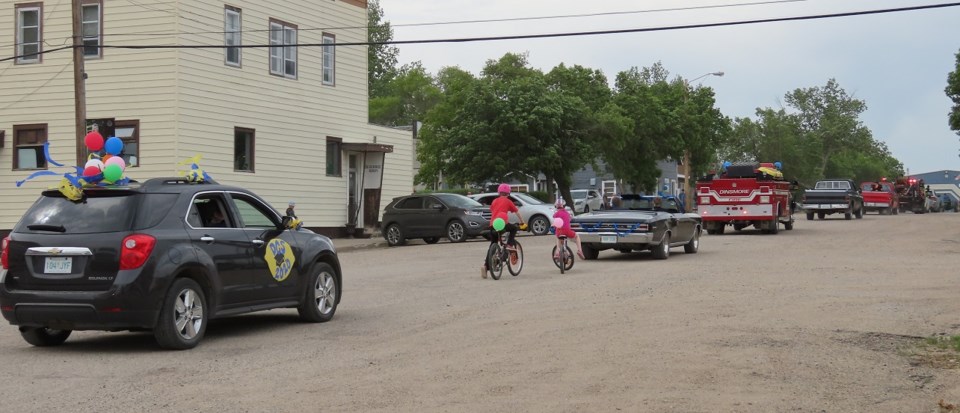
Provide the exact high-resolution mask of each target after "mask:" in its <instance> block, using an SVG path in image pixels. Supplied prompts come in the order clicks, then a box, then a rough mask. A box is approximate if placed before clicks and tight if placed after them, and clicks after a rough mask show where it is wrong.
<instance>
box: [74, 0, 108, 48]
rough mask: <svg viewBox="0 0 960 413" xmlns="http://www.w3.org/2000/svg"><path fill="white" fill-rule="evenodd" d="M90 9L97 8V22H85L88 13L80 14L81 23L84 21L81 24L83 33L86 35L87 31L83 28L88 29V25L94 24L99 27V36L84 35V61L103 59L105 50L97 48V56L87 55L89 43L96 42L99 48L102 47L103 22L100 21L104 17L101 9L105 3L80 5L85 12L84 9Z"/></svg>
mask: <svg viewBox="0 0 960 413" xmlns="http://www.w3.org/2000/svg"><path fill="white" fill-rule="evenodd" d="M90 7H96V9H97V12H96V16H97V19H96V20H85V19H84V18H83V16H84V15H85V14H86V13H83V12H81V13H80V19H81V21H82V22H81V24H80V27H81V33H86V31H85V30H83V29H82V28H83V27H86V25H87V24H94V23H95V24H96V25H97V32H96V33H97V34H96V36H87V35H86V34H84V35H83V40H82V43H83V45H84V48H83V58H84V59H99V58H101V57H103V48H100V47H97V54H95V55H94V54H87V48H86V44H87V41H90V40H95V41H96V42H97V46H100V44H101V40H102V39H101V37H100V34H101V33H103V22H101V21H100V19H101V17H102V16H103V10H101V9H100V8H101V7H103V3H102V2H99V1H98V2H89V3H83V4H81V5H80V8H81V10H84V9H87V8H90Z"/></svg>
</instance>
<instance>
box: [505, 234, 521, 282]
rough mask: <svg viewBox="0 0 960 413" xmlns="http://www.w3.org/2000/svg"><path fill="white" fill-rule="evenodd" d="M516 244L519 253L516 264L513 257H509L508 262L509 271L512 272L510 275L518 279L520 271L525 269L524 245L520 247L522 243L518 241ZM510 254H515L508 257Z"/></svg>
mask: <svg viewBox="0 0 960 413" xmlns="http://www.w3.org/2000/svg"><path fill="white" fill-rule="evenodd" d="M514 242H515V243H516V244H515V246H516V247H517V252H516V253H515V254H517V259H516V262H514V259H513V257H507V260H506V261H507V269H508V270H510V274H511V275H513V276H514V277H516V276H518V275H520V270H522V269H523V245H520V243H519V242H517V241H514ZM509 254H513V253H508V254H506V255H509Z"/></svg>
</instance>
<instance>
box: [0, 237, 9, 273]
mask: <svg viewBox="0 0 960 413" xmlns="http://www.w3.org/2000/svg"><path fill="white" fill-rule="evenodd" d="M0 242H2V247H3V248H0V251H3V252H0V268H3V269H7V268H10V237H4V238H3V241H0Z"/></svg>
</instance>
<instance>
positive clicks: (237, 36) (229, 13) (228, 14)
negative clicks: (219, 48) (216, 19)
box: [223, 6, 243, 67]
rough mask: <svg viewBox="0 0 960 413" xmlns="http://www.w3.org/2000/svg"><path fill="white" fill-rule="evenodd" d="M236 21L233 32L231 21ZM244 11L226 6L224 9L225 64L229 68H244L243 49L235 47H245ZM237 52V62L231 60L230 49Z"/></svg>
mask: <svg viewBox="0 0 960 413" xmlns="http://www.w3.org/2000/svg"><path fill="white" fill-rule="evenodd" d="M234 18H235V19H236V22H237V24H236V27H234V28H233V29H232V30H231V27H230V21H231V19H234ZM242 36H243V11H242V10H241V9H239V8H236V7H231V6H224V8H223V44H224V46H226V47H224V48H223V63H224V64H225V65H227V66H233V67H242V66H243V48H241V47H233V46H242V45H243V38H242ZM231 48H235V49H236V51H237V60H236V61H235V62H234V61H231V60H230V49H231Z"/></svg>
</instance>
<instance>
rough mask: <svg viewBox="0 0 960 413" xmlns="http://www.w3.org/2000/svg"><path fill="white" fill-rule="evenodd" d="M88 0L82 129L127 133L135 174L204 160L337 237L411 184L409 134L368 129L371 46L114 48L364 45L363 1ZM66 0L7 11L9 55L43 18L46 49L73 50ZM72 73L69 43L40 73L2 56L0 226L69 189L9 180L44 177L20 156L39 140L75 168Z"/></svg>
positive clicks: (230, 180) (221, 178) (3, 48)
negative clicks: (95, 123) (94, 124)
mask: <svg viewBox="0 0 960 413" xmlns="http://www.w3.org/2000/svg"><path fill="white" fill-rule="evenodd" d="M84 3H85V4H88V5H87V6H86V7H87V8H88V10H86V11H87V13H86V14H87V16H86V17H85V20H84V21H85V25H87V26H88V27H86V29H87V32H86V33H85V36H90V37H85V40H87V41H89V42H92V43H93V44H97V43H99V44H102V45H106V46H108V47H107V48H103V49H99V50H100V53H99V55H97V54H98V53H97V50H98V49H96V48H91V49H89V50H88V52H90V53H91V54H93V56H88V58H87V59H86V60H85V63H84V64H85V72H86V73H87V75H88V79H87V81H86V93H87V100H86V105H87V119H88V120H100V124H101V125H108V126H107V128H110V127H112V128H114V129H113V131H114V133H115V134H116V135H117V136H118V137H124V140H125V142H126V143H127V145H126V148H125V151H124V158H125V159H127V160H128V163H134V162H135V163H136V164H137V165H136V166H135V167H134V166H130V167H128V168H127V170H126V175H127V176H129V177H131V178H133V179H137V180H145V179H149V178H152V177H159V176H173V175H175V174H176V171H177V170H178V169H179V168H182V167H178V166H177V162H179V161H181V160H184V159H186V158H189V157H192V156H194V155H197V154H200V155H202V156H203V159H202V161H201V166H202V167H203V169H204V170H206V171H207V172H208V173H209V174H210V175H212V176H213V178H214V179H215V180H217V181H218V182H220V183H224V184H230V185H237V186H242V187H246V188H249V189H251V190H253V191H255V192H256V193H258V194H259V195H261V196H263V197H264V198H265V199H266V200H267V201H269V202H271V203H272V204H273V205H274V207H275V208H277V209H278V210H279V211H281V212H282V211H283V210H284V209H285V208H286V205H287V202H288V201H290V200H294V201H296V203H297V207H296V211H297V215H298V216H299V217H300V218H301V219H303V220H304V221H305V223H306V226H308V227H310V228H314V229H319V230H321V231H322V232H324V233H327V234H331V235H342V230H343V229H344V228H345V224H347V223H348V222H351V221H352V220H351V217H350V215H351V214H350V213H349V211H350V210H351V208H350V207H349V206H350V205H351V204H352V205H358V206H359V207H358V209H357V210H356V211H357V212H356V213H355V215H354V216H355V217H356V223H357V224H358V227H362V226H363V225H367V226H372V225H374V224H376V221H378V220H379V216H380V214H382V209H383V206H385V205H386V202H388V201H389V200H390V199H392V198H394V197H396V196H400V195H404V194H408V193H410V191H411V190H412V188H413V139H412V133H411V132H410V131H408V130H400V129H392V128H385V127H380V126H375V125H370V124H368V123H367V51H366V47H363V46H343V47H300V48H295V47H273V48H267V47H247V48H233V49H229V50H228V49H225V48H223V47H216V48H196V49H190V48H159V49H122V48H110V47H109V46H137V45H164V46H176V45H217V46H219V45H224V44H226V43H228V44H231V45H233V44H240V45H244V46H257V45H271V44H278V43H277V42H279V43H280V44H297V43H299V44H321V43H325V42H336V43H355V42H364V41H366V36H367V35H366V29H365V26H366V22H367V18H366V4H365V3H366V2H365V1H358V0H348V1H344V0H338V1H330V0H324V1H306V0H270V1H253V0H240V1H231V2H229V3H224V2H212V1H207V0H196V1H190V2H184V1H170V0H166V1H164V0H160V1H151V2H143V3H133V2H115V1H103V0H100V1H99V2H98V1H91V0H84ZM69 4H70V2H69V1H67V2H57V1H47V2H43V3H38V2H24V3H12V2H4V3H3V5H2V6H0V35H5V36H6V39H7V41H3V42H0V58H3V57H13V56H15V55H17V54H18V53H22V52H23V49H22V47H23V44H25V43H29V42H19V41H18V40H15V37H16V38H17V39H19V38H21V37H22V38H24V39H26V40H30V39H32V37H31V35H32V34H35V32H36V29H34V28H33V27H34V26H32V25H31V23H33V21H32V20H31V18H32V17H35V16H36V15H37V14H39V15H42V19H41V20H40V22H39V23H40V24H39V26H40V27H39V31H40V33H41V35H42V42H41V44H42V48H43V50H45V51H46V50H50V49H53V48H55V47H57V46H59V45H60V44H64V43H69V42H70V32H71V13H70V6H69ZM24 10H26V12H24ZM34 11H36V13H34ZM97 11H99V17H97V13H96V12H97ZM97 27H99V33H98V32H97V30H95V29H96V28H97ZM323 28H331V29H323ZM271 29H273V30H272V31H271ZM31 30H32V31H33V33H30V31H31ZM225 32H228V33H225ZM93 33H96V35H92V34H93ZM18 42H19V43H20V45H16V44H14V43H18ZM271 42H273V43H271ZM271 56H273V59H271ZM72 71H73V65H72V55H71V51H70V50H69V49H66V50H62V51H53V52H49V53H46V54H43V55H42V56H41V59H40V62H39V63H15V62H14V61H13V60H8V61H4V62H0V131H2V132H0V133H2V134H3V135H4V136H3V147H2V148H0V231H3V230H9V229H10V228H12V226H13V225H15V224H16V222H17V220H18V219H19V217H20V216H21V215H22V214H23V212H24V211H25V210H26V209H27V208H28V207H29V206H30V205H31V204H32V202H33V201H34V200H35V199H36V197H37V195H38V194H39V192H40V191H41V190H42V189H45V188H47V187H50V186H54V185H56V184H57V183H58V182H59V178H57V177H52V176H48V177H40V178H37V179H35V180H33V181H30V182H28V183H26V184H24V185H23V186H22V187H20V188H17V187H16V185H15V182H16V181H18V180H22V179H24V178H25V177H26V176H28V175H29V174H30V173H32V172H35V171H36V169H34V168H33V167H34V166H35V165H34V164H35V163H37V162H36V161H35V160H32V159H31V158H30V157H29V156H15V154H22V155H30V154H31V151H32V150H34V149H31V148H36V147H37V146H31V145H38V144H40V143H42V137H41V138H40V139H39V140H38V139H36V135H42V134H44V133H45V136H46V139H47V140H48V141H49V142H50V144H51V158H52V159H53V160H56V161H59V162H61V163H64V164H67V165H74V164H76V156H77V155H76V151H77V144H76V139H75V136H74V126H73V125H74V101H73V72H72ZM107 120H112V122H109V123H108V121H107ZM31 125H33V126H31ZM108 130H109V129H108ZM248 148H249V149H248ZM328 148H329V149H330V151H328ZM384 152H386V153H384ZM15 158H17V159H15ZM19 158H23V159H19ZM15 161H16V165H15ZM41 163H42V162H41ZM37 166H42V165H37ZM48 168H49V170H52V171H57V172H68V171H69V170H68V169H66V168H57V167H54V166H52V165H48ZM41 169H42V168H41ZM381 172H382V176H381V175H378V174H380V173H381ZM381 177H382V191H377V190H376V189H375V188H378V187H380V186H381V179H379V178H381ZM364 181H366V182H364ZM365 184H366V185H365ZM378 194H379V199H380V200H382V202H379V203H378V201H377V195H378ZM351 200H352V201H353V202H351Z"/></svg>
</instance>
